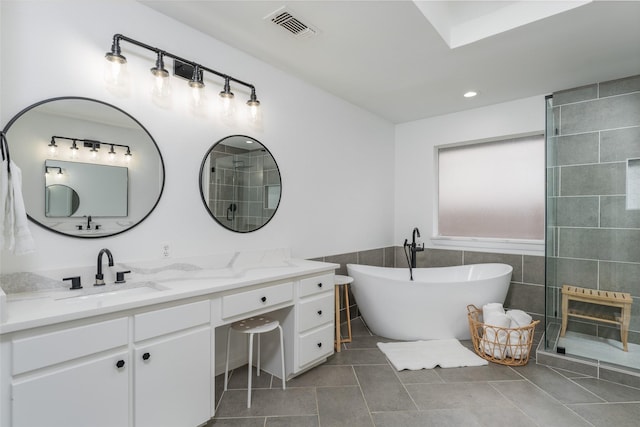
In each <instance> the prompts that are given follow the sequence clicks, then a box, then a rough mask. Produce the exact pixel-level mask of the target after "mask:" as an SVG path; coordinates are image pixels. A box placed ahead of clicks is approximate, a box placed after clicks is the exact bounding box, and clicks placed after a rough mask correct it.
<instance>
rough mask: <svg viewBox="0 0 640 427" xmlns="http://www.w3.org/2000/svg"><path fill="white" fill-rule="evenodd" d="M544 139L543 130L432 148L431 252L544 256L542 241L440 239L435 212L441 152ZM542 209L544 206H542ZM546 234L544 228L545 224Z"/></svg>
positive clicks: (447, 237) (443, 237)
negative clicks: (495, 143)
mask: <svg viewBox="0 0 640 427" xmlns="http://www.w3.org/2000/svg"><path fill="white" fill-rule="evenodd" d="M540 134H542V135H544V134H545V132H544V130H539V131H534V132H526V133H521V134H513V135H502V136H497V137H493V138H484V139H478V140H473V141H463V142H455V143H451V144H442V145H436V146H434V147H433V163H434V164H433V170H434V173H435V177H434V182H435V191H434V200H433V233H432V236H431V238H430V240H431V243H432V245H433V247H434V248H439V247H440V248H443V249H455V250H463V251H464V250H471V251H477V250H479V249H481V250H482V251H483V252H496V253H508V254H517V255H544V254H545V240H544V239H542V240H529V239H505V238H490V237H459V236H442V235H440V234H439V224H438V220H439V218H438V210H439V206H438V203H439V200H440V193H439V189H440V185H439V182H440V171H439V157H438V156H439V153H438V151H439V150H440V149H441V148H450V147H459V146H464V145H475V144H482V143H486V142H494V141H502V140H505V139H511V138H524V137H528V136H534V135H540ZM545 209H546V202H545ZM545 230H546V224H545Z"/></svg>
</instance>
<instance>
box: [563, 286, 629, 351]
mask: <svg viewBox="0 0 640 427" xmlns="http://www.w3.org/2000/svg"><path fill="white" fill-rule="evenodd" d="M569 301H580V302H586V303H589V304H597V305H604V306H609V307H617V308H619V309H620V314H619V315H611V314H608V313H603V312H598V311H597V310H588V309H575V308H573V309H570V308H569ZM632 303H633V298H631V294H628V293H625V292H613V291H599V290H596V289H587V288H579V287H577V286H570V285H563V286H562V329H561V331H560V336H561V337H563V336H564V334H565V332H566V331H567V318H568V317H569V316H572V317H578V318H581V319H589V320H596V321H598V322H605V323H612V324H614V325H620V341H622V346H623V349H624V351H628V349H627V337H628V335H629V321H630V320H631V304H632Z"/></svg>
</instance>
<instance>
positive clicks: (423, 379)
mask: <svg viewBox="0 0 640 427" xmlns="http://www.w3.org/2000/svg"><path fill="white" fill-rule="evenodd" d="M436 371H437V369H419V370H417V371H408V370H404V371H397V372H396V375H397V376H398V378H399V379H400V382H401V383H402V384H424V383H442V382H444V381H443V380H442V378H441V377H440V376H439V375H438V374H437V372H436Z"/></svg>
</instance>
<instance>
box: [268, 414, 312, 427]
mask: <svg viewBox="0 0 640 427" xmlns="http://www.w3.org/2000/svg"><path fill="white" fill-rule="evenodd" d="M319 425H320V423H319V421H318V416H317V415H305V416H294V417H267V422H266V424H265V425H264V427H318V426H319Z"/></svg>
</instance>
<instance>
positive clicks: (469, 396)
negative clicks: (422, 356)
mask: <svg viewBox="0 0 640 427" xmlns="http://www.w3.org/2000/svg"><path fill="white" fill-rule="evenodd" d="M406 388H407V391H408V392H409V394H410V395H411V397H412V398H413V400H414V402H415V403H416V405H418V408H419V409H420V410H431V409H461V408H466V409H470V408H484V407H486V408H496V409H498V408H501V407H505V406H509V402H508V401H507V400H506V399H505V398H504V397H503V396H502V395H501V394H500V393H498V392H497V391H496V390H495V389H494V388H493V387H491V385H489V384H488V383H486V382H485V383H480V382H474V383H445V384H407V385H406Z"/></svg>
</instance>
